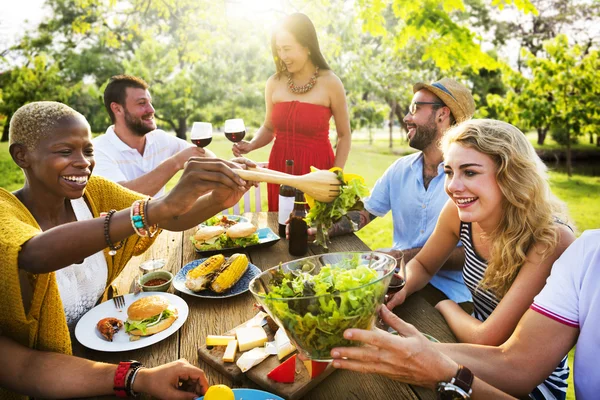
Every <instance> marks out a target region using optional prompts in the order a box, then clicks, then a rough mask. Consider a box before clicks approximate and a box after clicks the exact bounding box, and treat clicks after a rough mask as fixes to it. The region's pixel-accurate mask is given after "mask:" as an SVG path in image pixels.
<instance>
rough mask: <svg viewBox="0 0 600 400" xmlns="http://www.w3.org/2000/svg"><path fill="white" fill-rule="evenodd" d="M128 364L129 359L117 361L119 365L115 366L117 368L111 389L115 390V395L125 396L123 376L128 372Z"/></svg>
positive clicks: (129, 364)
mask: <svg viewBox="0 0 600 400" xmlns="http://www.w3.org/2000/svg"><path fill="white" fill-rule="evenodd" d="M130 366H131V362H130V361H121V362H120V363H119V366H118V367H117V370H116V371H115V378H114V380H113V383H114V386H113V390H114V391H115V396H117V397H121V398H124V397H127V386H126V385H125V378H126V377H127V372H129V367H130Z"/></svg>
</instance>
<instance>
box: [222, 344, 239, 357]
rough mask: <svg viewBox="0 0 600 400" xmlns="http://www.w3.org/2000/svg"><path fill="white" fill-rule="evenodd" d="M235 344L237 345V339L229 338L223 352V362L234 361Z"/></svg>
mask: <svg viewBox="0 0 600 400" xmlns="http://www.w3.org/2000/svg"><path fill="white" fill-rule="evenodd" d="M237 346H238V342H237V340H230V341H229V343H227V348H226V349H225V353H224V354H223V361H224V362H234V361H235V354H236V353H237Z"/></svg>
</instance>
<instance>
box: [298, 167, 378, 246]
mask: <svg viewBox="0 0 600 400" xmlns="http://www.w3.org/2000/svg"><path fill="white" fill-rule="evenodd" d="M337 174H338V179H339V181H340V182H342V186H341V187H340V195H339V196H338V197H336V199H335V200H333V201H332V202H331V203H323V202H320V201H317V200H315V205H314V207H312V208H311V209H310V211H309V212H308V215H307V216H306V218H305V219H304V220H305V221H306V224H307V225H308V226H314V227H315V228H316V229H317V233H316V238H315V243H317V244H318V245H320V246H322V247H324V248H327V244H328V243H329V229H330V228H331V226H332V225H333V224H334V223H335V222H337V221H339V220H340V219H342V217H346V214H348V212H349V211H353V210H359V211H360V210H363V209H364V206H363V203H362V201H361V198H363V197H367V196H368V195H369V188H367V186H365V184H364V183H362V182H361V180H360V179H351V180H350V181H349V182H348V183H344V175H343V172H342V171H338V172H337ZM348 221H350V223H351V224H352V226H353V228H354V230H356V229H357V228H358V227H357V226H356V224H355V223H354V221H352V220H351V219H350V218H348Z"/></svg>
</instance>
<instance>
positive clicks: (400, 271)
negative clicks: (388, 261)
mask: <svg viewBox="0 0 600 400" xmlns="http://www.w3.org/2000/svg"><path fill="white" fill-rule="evenodd" d="M395 258H396V263H397V264H396V269H395V270H394V274H393V275H392V280H391V281H390V284H389V286H388V291H387V294H388V296H389V297H390V298H391V297H392V296H393V295H394V294H396V293H397V292H399V291H401V290H402V288H404V286H406V263H405V262H404V254H402V253H400V256H395Z"/></svg>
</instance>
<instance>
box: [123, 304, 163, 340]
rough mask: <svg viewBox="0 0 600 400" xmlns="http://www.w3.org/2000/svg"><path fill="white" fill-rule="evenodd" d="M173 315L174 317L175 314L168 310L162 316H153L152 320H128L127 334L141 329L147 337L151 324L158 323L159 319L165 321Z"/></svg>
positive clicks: (126, 325) (126, 324) (126, 323)
mask: <svg viewBox="0 0 600 400" xmlns="http://www.w3.org/2000/svg"><path fill="white" fill-rule="evenodd" d="M171 315H173V312H172V311H171V310H169V309H168V308H167V309H166V310H164V311H163V312H162V313H161V314H157V315H154V316H152V317H150V318H146V319H145V320H142V321H131V320H127V321H125V332H127V333H129V332H131V331H134V330H136V329H139V330H140V331H142V333H143V334H144V335H145V334H146V329H147V328H148V325H149V324H151V323H153V322H156V321H158V319H159V318H160V320H161V321H162V320H164V319H167V318H169V317H170V316H171Z"/></svg>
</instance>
